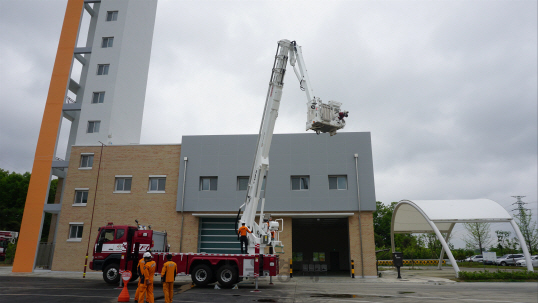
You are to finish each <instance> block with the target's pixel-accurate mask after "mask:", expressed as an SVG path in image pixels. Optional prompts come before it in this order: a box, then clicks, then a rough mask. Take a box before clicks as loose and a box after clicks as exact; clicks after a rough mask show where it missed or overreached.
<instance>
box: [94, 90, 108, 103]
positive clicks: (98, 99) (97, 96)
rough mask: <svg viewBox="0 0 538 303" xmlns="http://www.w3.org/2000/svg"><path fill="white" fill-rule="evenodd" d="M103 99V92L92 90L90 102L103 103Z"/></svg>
mask: <svg viewBox="0 0 538 303" xmlns="http://www.w3.org/2000/svg"><path fill="white" fill-rule="evenodd" d="M104 101H105V92H94V93H93V98H92V103H103V102H104Z"/></svg>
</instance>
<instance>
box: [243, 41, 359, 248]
mask: <svg viewBox="0 0 538 303" xmlns="http://www.w3.org/2000/svg"><path fill="white" fill-rule="evenodd" d="M288 60H289V63H290V65H291V66H292V67H293V70H294V72H295V75H296V76H297V79H298V80H299V85H300V88H301V90H303V91H305V93H306V98H307V102H306V105H307V121H306V130H307V131H308V130H313V131H315V132H316V133H317V134H318V135H319V134H320V133H329V134H330V135H331V136H333V135H335V134H336V131H337V130H340V129H342V128H344V127H345V126H346V121H345V119H344V118H346V117H347V116H348V111H344V110H341V108H340V107H341V105H342V104H341V103H340V102H336V101H329V102H327V103H323V102H322V100H321V99H320V98H318V97H315V96H314V92H313V90H312V86H311V85H310V79H309V78H308V73H307V70H306V66H305V63H304V60H303V55H302V50H301V47H300V46H298V45H297V44H296V42H295V41H289V40H280V41H279V42H278V47H277V52H276V55H275V62H274V64H273V70H272V73H271V79H270V82H269V89H268V91H267V97H266V100H265V108H264V111H263V117H262V122H261V125H260V132H259V135H258V142H257V147H256V154H255V157H254V163H253V165H252V172H251V174H250V179H249V183H248V188H247V195H246V199H245V203H244V204H243V205H241V207H239V211H238V214H237V219H239V216H241V219H240V220H239V221H238V220H236V231H237V224H238V223H239V224H242V223H245V225H246V226H247V227H248V228H249V230H250V231H252V233H249V234H248V235H247V237H248V247H247V250H248V254H257V253H263V252H264V249H265V247H266V246H272V247H273V250H274V251H275V252H276V248H281V250H280V252H283V248H284V245H283V244H282V241H280V237H279V232H280V231H281V230H279V228H280V224H279V222H278V221H269V222H267V223H266V222H264V219H265V216H264V213H263V210H264V206H265V190H264V191H263V195H264V197H260V195H261V193H262V185H263V180H264V178H265V179H266V186H267V183H268V177H267V174H268V171H269V149H270V147H271V140H272V139H273V132H274V128H275V121H276V118H277V116H278V109H279V107H280V99H281V98H282V88H283V86H284V76H285V74H286V66H287V63H288ZM260 200H261V208H260V209H261V211H260V215H259V217H260V218H259V222H258V223H256V222H255V219H256V211H257V209H258V203H259V202H260ZM243 207H244V210H243V213H242V214H241V210H242V209H243ZM237 221H238V222H237ZM282 223H283V221H282ZM271 232H275V237H274V238H272V237H271Z"/></svg>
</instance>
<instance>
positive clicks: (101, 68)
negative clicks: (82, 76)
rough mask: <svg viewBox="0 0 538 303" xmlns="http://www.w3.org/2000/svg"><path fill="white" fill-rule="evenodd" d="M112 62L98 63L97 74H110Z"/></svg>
mask: <svg viewBox="0 0 538 303" xmlns="http://www.w3.org/2000/svg"><path fill="white" fill-rule="evenodd" d="M109 67H110V64H97V74H98V75H108V68H109Z"/></svg>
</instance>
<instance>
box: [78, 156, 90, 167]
mask: <svg viewBox="0 0 538 303" xmlns="http://www.w3.org/2000/svg"><path fill="white" fill-rule="evenodd" d="M92 166H93V155H81V156H80V167H83V168H84V167H85V168H88V167H90V168H91V167H92Z"/></svg>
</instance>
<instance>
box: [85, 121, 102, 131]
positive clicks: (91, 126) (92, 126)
mask: <svg viewBox="0 0 538 303" xmlns="http://www.w3.org/2000/svg"><path fill="white" fill-rule="evenodd" d="M99 126H101V121H88V134H91V133H98V132H99Z"/></svg>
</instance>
